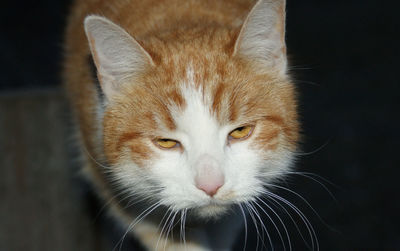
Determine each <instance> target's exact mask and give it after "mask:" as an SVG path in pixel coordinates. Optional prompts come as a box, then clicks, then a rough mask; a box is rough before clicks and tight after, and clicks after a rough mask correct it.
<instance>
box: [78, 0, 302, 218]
mask: <svg viewBox="0 0 400 251" xmlns="http://www.w3.org/2000/svg"><path fill="white" fill-rule="evenodd" d="M85 30H86V34H87V36H88V39H89V44H90V48H91V51H92V55H93V58H94V61H95V64H96V66H97V70H98V77H99V80H100V83H101V87H102V90H103V92H104V96H105V99H106V102H105V110H104V114H103V115H104V116H103V118H102V121H100V122H99V123H102V124H103V133H102V135H103V142H104V153H105V155H106V157H107V161H108V163H109V164H110V166H111V168H110V170H109V171H110V172H111V174H112V176H113V177H114V178H115V179H116V180H117V182H118V184H119V185H120V186H121V187H123V189H125V190H127V191H128V192H130V193H132V194H139V195H141V196H149V197H151V198H152V199H156V200H157V201H160V202H161V203H162V204H163V205H165V206H167V207H171V208H172V209H174V210H182V209H186V208H188V209H195V210H194V211H196V212H197V213H198V215H200V216H205V217H206V216H216V215H219V214H220V213H222V212H224V211H225V210H226V209H227V208H229V206H230V205H232V204H233V203H241V202H245V201H249V200H252V199H254V198H255V196H258V195H260V193H261V191H262V190H263V186H264V185H265V184H266V183H268V182H271V181H272V180H273V179H275V178H277V177H279V176H280V175H281V174H282V173H284V172H285V170H287V169H288V168H289V165H290V163H291V161H292V157H293V154H292V152H293V151H294V150H295V148H296V141H297V138H298V123H297V115H296V102H295V94H294V87H293V85H292V83H291V82H290V81H289V79H288V77H287V74H286V49H285V42H284V1H273V2H271V1H264V0H261V1H259V2H258V3H257V4H256V5H255V6H254V7H253V9H252V11H251V12H250V14H249V15H248V17H247V19H246V21H245V22H244V24H243V26H242V27H238V28H237V29H235V28H234V27H233V28H231V29H228V28H226V27H225V28H224V27H203V28H198V29H196V30H187V31H179V32H177V33H174V34H172V35H171V34H160V35H159V36H151V37H148V38H143V39H142V40H140V43H139V42H137V41H136V40H134V39H133V38H132V37H131V36H130V35H129V34H128V33H127V32H126V31H125V30H123V29H122V28H121V27H119V26H117V25H116V24H114V23H112V22H111V21H108V20H107V19H105V18H102V17H98V16H89V17H87V18H86V20H85ZM138 41H139V40H138Z"/></svg>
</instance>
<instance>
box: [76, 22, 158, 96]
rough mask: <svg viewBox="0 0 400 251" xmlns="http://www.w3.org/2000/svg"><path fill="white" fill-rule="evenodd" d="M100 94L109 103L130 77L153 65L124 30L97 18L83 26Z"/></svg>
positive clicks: (147, 55)
mask: <svg viewBox="0 0 400 251" xmlns="http://www.w3.org/2000/svg"><path fill="white" fill-rule="evenodd" d="M84 25H85V32H86V36H87V38H88V40H89V45H90V50H91V52H92V56H93V59H94V62H95V64H96V68H97V75H98V77H99V82H100V85H101V89H102V90H103V93H104V94H105V96H106V97H107V99H108V100H111V99H112V98H113V97H114V96H115V95H116V94H118V93H119V91H120V89H121V86H122V85H123V84H124V83H126V82H127V81H129V80H130V79H131V78H132V77H134V76H135V75H137V74H140V72H142V71H144V70H146V69H147V68H148V67H150V66H152V65H154V63H153V60H152V58H151V57H150V55H149V54H148V53H147V52H146V51H145V50H144V49H143V47H142V46H140V44H139V43H138V42H136V40H135V39H134V38H133V37H132V36H130V35H129V34H128V33H127V32H126V31H125V30H124V29H122V28H121V27H120V26H118V25H116V24H115V23H113V22H111V21H110V20H108V19H106V18H104V17H99V16H88V17H86V19H85V22H84Z"/></svg>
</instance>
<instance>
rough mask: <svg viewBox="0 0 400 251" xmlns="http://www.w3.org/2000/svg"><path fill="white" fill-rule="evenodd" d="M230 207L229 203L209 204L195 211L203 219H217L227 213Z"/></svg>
mask: <svg viewBox="0 0 400 251" xmlns="http://www.w3.org/2000/svg"><path fill="white" fill-rule="evenodd" d="M229 208H230V207H229V206H228V205H218V204H209V205H206V206H202V207H198V208H196V209H195V210H194V213H195V214H196V215H197V216H198V217H199V218H202V219H217V218H219V217H221V216H223V215H224V214H226V213H227V212H228V210H229Z"/></svg>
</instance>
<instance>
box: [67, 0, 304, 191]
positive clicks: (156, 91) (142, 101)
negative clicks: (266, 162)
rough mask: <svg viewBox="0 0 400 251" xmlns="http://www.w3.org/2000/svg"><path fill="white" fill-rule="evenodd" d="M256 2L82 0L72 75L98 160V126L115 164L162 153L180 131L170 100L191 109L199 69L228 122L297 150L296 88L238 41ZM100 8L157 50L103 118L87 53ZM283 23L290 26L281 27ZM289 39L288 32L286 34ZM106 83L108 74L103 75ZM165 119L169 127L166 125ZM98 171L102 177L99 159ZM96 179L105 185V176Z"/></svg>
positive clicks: (75, 18)
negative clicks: (165, 135)
mask: <svg viewBox="0 0 400 251" xmlns="http://www.w3.org/2000/svg"><path fill="white" fill-rule="evenodd" d="M254 3H255V2H254V1H251V0H219V1H217V0H201V1H196V0H169V1H161V0H160V1H157V0H130V1H126V0H113V1H106V0H85V1H83V0H82V1H76V3H75V4H74V6H73V8H72V12H71V16H70V18H69V20H68V28H67V33H66V44H65V46H66V47H65V52H66V53H65V55H66V56H65V65H64V66H65V67H64V78H65V82H66V89H67V91H68V94H69V97H70V100H71V103H72V106H73V108H74V111H75V113H76V115H77V120H78V121H77V122H78V125H79V130H80V135H81V137H82V141H83V144H84V145H85V147H86V148H87V149H88V151H89V153H90V154H91V155H93V156H94V158H95V159H102V158H103V156H101V154H100V153H99V152H98V151H97V150H96V149H97V148H98V147H99V146H98V143H96V140H97V139H96V137H97V136H96V135H94V133H93V132H94V131H96V129H97V128H98V123H103V135H104V138H103V142H102V143H103V146H104V153H105V158H106V160H107V162H108V163H109V164H114V163H116V162H117V161H118V160H119V159H120V158H121V155H122V154H123V155H124V156H125V157H126V156H129V159H130V160H132V161H134V162H135V163H137V164H138V165H139V166H144V163H145V161H148V160H151V159H152V158H154V157H156V153H155V152H153V150H152V148H151V147H150V145H149V142H150V141H149V139H150V140H152V139H154V138H156V137H160V136H162V135H159V134H157V133H158V132H159V131H160V128H159V127H160V126H161V127H165V128H166V129H168V130H174V129H175V127H176V125H175V123H174V120H173V117H172V115H171V114H170V111H169V108H168V107H169V106H171V105H172V106H176V107H178V109H182V110H183V109H184V108H185V106H186V103H185V100H184V99H183V97H182V96H181V94H180V85H181V84H182V82H183V81H185V80H187V79H186V78H187V76H186V74H187V73H186V71H187V68H188V66H191V67H192V68H193V69H194V82H195V83H196V85H197V86H196V88H198V89H200V90H202V92H203V94H204V95H205V96H210V97H212V100H213V102H212V106H211V109H212V111H211V112H212V113H213V114H215V116H216V118H217V119H218V122H219V123H220V124H221V125H224V124H228V123H232V124H237V125H238V126H240V125H242V124H245V123H252V124H257V127H256V130H257V138H256V140H255V144H254V147H257V148H259V149H265V150H274V149H276V147H277V146H278V143H279V144H281V145H283V146H285V147H287V148H288V149H290V150H294V149H295V148H296V142H297V141H298V137H299V136H298V130H299V125H298V122H297V112H296V95H295V90H294V87H293V85H292V83H291V82H290V80H289V79H287V78H282V77H279V76H277V74H276V73H275V72H274V71H269V70H268V69H259V67H255V65H254V62H252V61H249V60H248V59H246V58H241V57H234V56H233V52H234V46H235V41H236V39H237V37H238V35H239V32H240V29H241V25H242V24H243V21H244V19H245V18H246V16H247V14H248V12H249V11H250V9H251V7H252V6H253V5H254ZM89 14H98V15H102V16H105V17H107V18H108V19H110V20H111V21H113V22H115V23H116V24H118V25H120V26H121V27H122V28H124V29H125V30H126V31H127V32H128V33H129V34H130V35H132V37H134V38H135V39H136V40H137V41H138V42H139V44H140V45H141V46H142V47H143V48H144V49H145V50H146V51H147V52H148V53H149V55H150V56H151V57H152V59H153V62H154V64H155V66H154V67H149V68H148V69H147V70H146V71H145V72H143V73H141V74H140V75H138V76H135V78H134V79H132V80H131V82H132V83H133V82H134V84H131V85H129V84H128V85H125V86H124V88H123V90H122V91H121V93H122V95H120V96H118V98H116V100H115V103H114V104H113V105H112V106H110V107H108V108H107V109H106V111H105V116H104V120H103V121H102V122H101V121H97V119H96V116H95V110H96V109H97V107H98V106H99V103H100V101H99V98H98V95H97V91H96V87H95V84H94V82H95V81H94V80H93V79H92V76H91V74H90V66H89V65H88V62H87V59H88V57H89V55H90V50H89V47H88V41H87V38H86V36H85V33H84V30H83V20H84V18H85V17H86V16H87V15H89ZM281 29H284V28H283V27H281ZM282 39H283V38H282ZM100 81H101V80H100ZM159 122H161V125H158V123H159ZM90 168H92V172H94V173H96V174H97V176H98V177H101V172H100V171H99V170H98V169H97V167H96V165H94V164H93V165H91V166H90ZM95 182H97V183H101V184H104V182H105V181H104V180H103V179H102V178H98V179H97V180H96V181H95Z"/></svg>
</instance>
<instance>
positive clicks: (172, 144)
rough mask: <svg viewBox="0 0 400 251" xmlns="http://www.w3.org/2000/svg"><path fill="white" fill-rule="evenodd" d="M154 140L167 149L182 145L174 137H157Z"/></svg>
mask: <svg viewBox="0 0 400 251" xmlns="http://www.w3.org/2000/svg"><path fill="white" fill-rule="evenodd" d="M154 142H155V144H156V145H157V146H159V147H161V148H166V149H171V148H174V147H178V146H179V145H180V144H179V142H178V141H176V140H173V139H156V140H155V141H154Z"/></svg>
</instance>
